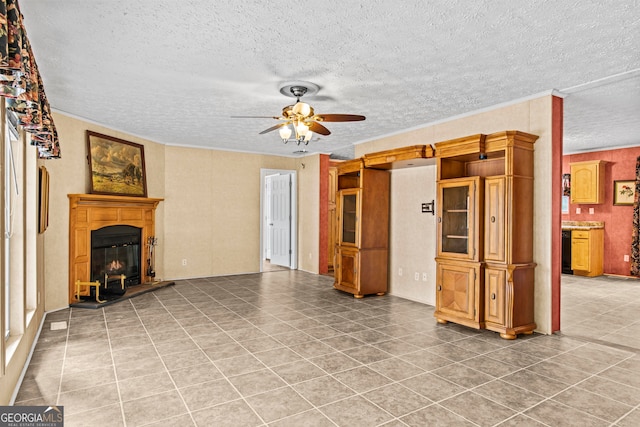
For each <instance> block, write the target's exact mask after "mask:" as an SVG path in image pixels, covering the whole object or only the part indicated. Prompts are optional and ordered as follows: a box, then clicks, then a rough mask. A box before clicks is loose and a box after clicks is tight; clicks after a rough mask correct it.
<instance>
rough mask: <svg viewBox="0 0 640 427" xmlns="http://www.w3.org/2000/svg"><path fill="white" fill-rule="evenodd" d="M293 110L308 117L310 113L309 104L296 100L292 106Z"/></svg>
mask: <svg viewBox="0 0 640 427" xmlns="http://www.w3.org/2000/svg"><path fill="white" fill-rule="evenodd" d="M293 112H294V113H296V114H299V115H301V116H303V117H308V116H309V114H311V106H310V105H309V104H307V103H304V102H296V105H294V106H293Z"/></svg>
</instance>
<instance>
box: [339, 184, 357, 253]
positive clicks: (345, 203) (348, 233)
mask: <svg viewBox="0 0 640 427" xmlns="http://www.w3.org/2000/svg"><path fill="white" fill-rule="evenodd" d="M356 203H357V196H356V195H355V194H345V195H343V197H342V242H343V243H352V244H354V245H355V244H356V220H357V216H356V211H357V205H356Z"/></svg>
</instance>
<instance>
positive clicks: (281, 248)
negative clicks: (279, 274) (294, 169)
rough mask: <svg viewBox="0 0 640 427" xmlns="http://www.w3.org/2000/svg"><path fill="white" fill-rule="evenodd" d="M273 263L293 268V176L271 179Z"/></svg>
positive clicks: (275, 176) (279, 176)
mask: <svg viewBox="0 0 640 427" xmlns="http://www.w3.org/2000/svg"><path fill="white" fill-rule="evenodd" d="M271 224H273V225H271V230H272V233H271V263H272V264H277V265H282V266H285V267H291V175H274V176H272V177H271Z"/></svg>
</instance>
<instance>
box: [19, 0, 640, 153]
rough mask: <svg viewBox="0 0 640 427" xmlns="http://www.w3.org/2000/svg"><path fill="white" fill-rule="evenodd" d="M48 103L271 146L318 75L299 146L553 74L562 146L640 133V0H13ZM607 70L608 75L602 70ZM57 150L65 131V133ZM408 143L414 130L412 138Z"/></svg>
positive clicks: (486, 103)
mask: <svg viewBox="0 0 640 427" xmlns="http://www.w3.org/2000/svg"><path fill="white" fill-rule="evenodd" d="M20 7H21V10H22V13H23V15H24V22H25V27H26V29H27V33H28V36H29V38H30V41H31V44H32V46H33V50H34V53H35V58H36V61H37V63H38V67H39V69H40V71H41V74H42V77H43V80H44V85H45V90H46V93H47V96H48V98H49V101H50V103H51V106H52V108H53V109H54V110H57V111H60V112H64V113H67V114H71V115H74V116H77V117H81V118H84V119H87V120H90V121H93V122H97V123H99V124H102V125H105V126H107V127H110V128H113V129H117V130H122V131H124V132H127V133H130V134H133V135H138V136H142V137H144V138H147V139H150V140H153V141H157V142H160V143H163V144H171V145H185V146H194V147H215V148H219V149H225V150H239V151H249V152H259V153H271V154H278V155H293V152H294V151H296V150H297V149H299V147H296V146H295V145H291V143H290V144H288V145H284V144H282V142H281V141H280V140H279V138H278V134H277V132H272V133H269V134H265V135H258V133H259V132H260V131H262V130H264V129H266V128H268V127H271V126H273V125H274V124H276V123H277V122H276V121H275V120H273V119H269V118H253V119H237V118H231V116H236V115H257V116H277V115H279V114H280V111H281V109H282V108H283V107H284V106H286V105H288V104H290V103H291V101H292V99H291V98H287V97H285V96H283V95H282V94H280V93H279V91H278V88H279V86H280V85H281V84H282V83H283V82H288V81H295V80H303V81H311V82H313V83H315V84H317V85H319V86H320V90H319V91H318V93H317V95H316V96H314V97H308V98H307V99H305V100H306V101H307V102H308V103H310V104H311V105H312V106H313V107H314V108H315V110H316V112H317V113H347V114H362V115H365V116H366V117H367V119H366V121H363V122H352V123H327V124H326V126H327V127H328V128H329V129H330V130H331V131H332V134H331V135H329V136H322V137H320V139H315V140H313V141H312V142H311V144H309V146H308V147H307V150H308V151H309V152H323V153H334V154H342V155H343V156H344V155H346V156H348V154H349V153H351V152H352V145H353V144H354V143H358V142H363V141H367V140H370V139H373V138H376V137H379V136H382V135H387V134H391V133H397V132H398V131H401V130H403V129H409V128H415V127H419V126H421V125H426V124H428V123H432V122H435V121H440V120H443V119H446V118H448V117H451V116H456V115H460V114H465V113H468V112H471V111H474V110H478V109H483V108H488V107H491V106H493V105H496V104H500V103H504V102H510V101H514V100H517V99H521V98H523V97H528V96H531V95H534V94H539V93H543V92H548V91H550V90H552V89H556V90H560V91H561V92H566V93H567V94H568V95H567V97H566V98H565V143H566V145H565V152H576V151H584V150H591V149H599V148H604V147H607V146H626V145H640V125H639V122H640V120H638V116H639V114H638V113H639V112H640V83H639V82H640V73H639V72H638V70H640V49H639V47H640V5H639V4H638V1H622V0H620V1H616V2H602V1H601V0H598V1H591V0H580V1H562V2H558V1H551V0H549V1H541V0H532V1H514V0H490V1H474V2H469V1H466V0H442V1H428V2H426V1H403V2H398V1H390V0H389V1H381V0H368V1H344V0H339V1H338V0H325V1H322V2H317V1H314V2H310V1H300V0H297V1H290V0H279V1H277V2H275V1H274V2H266V1H255V0H245V1H242V2H238V1H231V0H226V1H211V0H203V1H195V0H181V1H176V0H171V1H168V0H146V1H134V2H132V1H117V0H108V1H107V0H93V1H86V0H65V1H62V0H55V1H54V0H52V1H44V0H22V1H20ZM612 76H613V77H612ZM61 138H62V140H61V144H62V148H63V150H64V144H65V143H67V142H66V141H65V140H64V136H62V137H61ZM412 143H416V142H415V141H412Z"/></svg>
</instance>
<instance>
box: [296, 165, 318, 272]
mask: <svg viewBox="0 0 640 427" xmlns="http://www.w3.org/2000/svg"><path fill="white" fill-rule="evenodd" d="M303 164H304V166H302V165H303ZM296 169H297V171H298V269H300V270H304V271H308V272H310V273H315V274H318V272H319V264H318V263H319V256H320V254H319V246H320V229H319V226H318V224H319V221H320V155H318V154H314V155H311V156H307V157H304V158H302V159H299V160H298V161H297V168H296Z"/></svg>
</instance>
